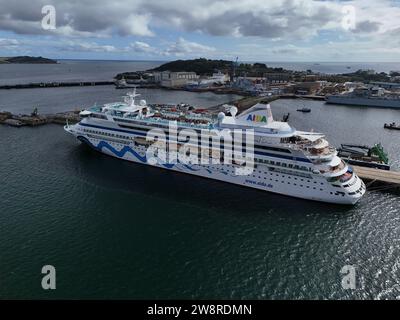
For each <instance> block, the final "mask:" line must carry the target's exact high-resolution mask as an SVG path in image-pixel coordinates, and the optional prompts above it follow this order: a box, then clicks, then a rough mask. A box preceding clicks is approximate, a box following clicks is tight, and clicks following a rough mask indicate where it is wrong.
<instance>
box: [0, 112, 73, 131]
mask: <svg viewBox="0 0 400 320" xmlns="http://www.w3.org/2000/svg"><path fill="white" fill-rule="evenodd" d="M79 112H80V111H79V110H77V111H67V112H60V113H56V114H43V115H26V114H19V115H15V114H12V113H10V112H0V124H5V125H9V126H12V127H23V126H30V127H36V126H40V125H44V124H48V123H57V124H62V125H64V124H65V123H66V122H67V121H68V122H69V123H71V124H72V123H77V122H78V121H79V120H80V117H79Z"/></svg>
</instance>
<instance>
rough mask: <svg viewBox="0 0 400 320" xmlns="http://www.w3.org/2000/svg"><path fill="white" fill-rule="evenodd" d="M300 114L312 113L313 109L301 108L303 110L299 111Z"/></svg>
mask: <svg viewBox="0 0 400 320" xmlns="http://www.w3.org/2000/svg"><path fill="white" fill-rule="evenodd" d="M297 111H298V112H304V113H308V112H311V109H309V108H301V109H297Z"/></svg>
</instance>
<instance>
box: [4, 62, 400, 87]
mask: <svg viewBox="0 0 400 320" xmlns="http://www.w3.org/2000/svg"><path fill="white" fill-rule="evenodd" d="M162 63H163V62H162V61H96V60H94V61H85V60H60V61H59V63H58V64H48V65H40V64H36V65H35V64H32V65H23V64H14V65H8V64H0V85H5V84H18V83H30V82H51V81H94V80H97V81H102V80H104V81H110V80H112V79H113V78H114V76H115V75H116V74H117V73H120V72H126V71H139V70H148V69H151V68H155V67H157V66H159V65H161V64H162ZM265 63H266V64H267V65H268V66H270V67H277V68H279V67H282V68H285V69H288V70H297V71H304V70H309V69H310V70H313V71H314V72H322V73H328V74H334V73H348V72H354V71H357V70H358V69H373V70H375V71H377V72H390V71H394V70H396V71H400V63H398V62H321V63H312V62H268V61H267V62H265Z"/></svg>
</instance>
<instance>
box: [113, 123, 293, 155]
mask: <svg viewBox="0 0 400 320" xmlns="http://www.w3.org/2000/svg"><path fill="white" fill-rule="evenodd" d="M114 120H116V121H120V122H132V121H131V120H127V119H114ZM118 126H119V127H122V128H129V129H134V130H138V131H142V132H148V131H149V130H150V129H147V128H142V127H134V126H126V125H121V124H119V125H118ZM151 126H152V127H157V128H164V129H168V127H167V126H166V125H162V124H160V125H159V124H153V123H152V124H151ZM195 131H196V133H197V134H199V135H201V131H200V130H195ZM165 133H166V134H168V130H165ZM211 139H212V138H210V142H209V147H210V148H211V147H212V141H211ZM223 142H224V139H220V143H223ZM199 145H201V141H199ZM232 147H234V145H232ZM253 147H254V149H260V150H269V151H275V152H281V153H291V151H290V150H288V149H284V148H278V147H269V146H262V145H254V146H253ZM242 151H243V152H245V151H246V144H245V143H242Z"/></svg>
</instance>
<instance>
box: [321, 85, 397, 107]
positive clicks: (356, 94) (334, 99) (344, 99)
mask: <svg viewBox="0 0 400 320" xmlns="http://www.w3.org/2000/svg"><path fill="white" fill-rule="evenodd" d="M326 102H327V103H332V104H344V105H353V106H363V107H381V108H400V94H398V93H391V92H390V93H387V92H385V90H384V89H383V88H379V87H370V88H368V87H361V88H356V89H354V90H353V91H351V92H346V93H343V94H335V95H329V96H327V97H326Z"/></svg>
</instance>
